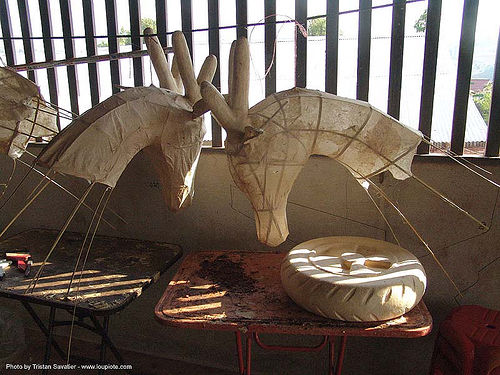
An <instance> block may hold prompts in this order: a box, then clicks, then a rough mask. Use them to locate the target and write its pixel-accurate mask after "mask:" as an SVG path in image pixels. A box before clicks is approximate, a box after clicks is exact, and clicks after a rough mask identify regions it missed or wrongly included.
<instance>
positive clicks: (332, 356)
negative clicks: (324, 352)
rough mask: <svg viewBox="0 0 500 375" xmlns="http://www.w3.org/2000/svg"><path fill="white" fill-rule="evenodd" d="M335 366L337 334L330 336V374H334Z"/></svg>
mask: <svg viewBox="0 0 500 375" xmlns="http://www.w3.org/2000/svg"><path fill="white" fill-rule="evenodd" d="M334 367H335V336H328V375H333V370H334Z"/></svg>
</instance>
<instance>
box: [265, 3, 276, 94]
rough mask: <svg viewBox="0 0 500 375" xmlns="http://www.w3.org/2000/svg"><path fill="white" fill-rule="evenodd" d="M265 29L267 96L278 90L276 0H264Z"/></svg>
mask: <svg viewBox="0 0 500 375" xmlns="http://www.w3.org/2000/svg"><path fill="white" fill-rule="evenodd" d="M264 15H265V18H266V20H265V29H264V45H265V47H264V49H265V52H264V53H265V65H264V66H265V69H266V72H267V75H266V83H265V84H266V96H269V95H271V94H273V93H275V92H276V44H275V43H276V0H268V1H265V2H264Z"/></svg>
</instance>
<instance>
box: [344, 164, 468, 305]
mask: <svg viewBox="0 0 500 375" xmlns="http://www.w3.org/2000/svg"><path fill="white" fill-rule="evenodd" d="M343 165H344V166H346V168H348V169H349V170H351V171H353V172H354V173H356V174H357V175H358V176H360V178H362V179H363V180H364V181H366V182H368V183H369V184H370V186H372V187H373V188H374V189H375V190H376V191H377V192H378V193H379V194H380V195H381V196H382V197H383V198H384V200H385V201H386V202H387V203H389V204H390V205H391V206H392V208H394V210H395V211H396V212H397V214H398V215H399V216H400V217H401V218H402V219H403V221H404V222H405V223H406V225H408V227H409V228H410V229H411V231H412V232H413V233H414V234H415V236H416V237H417V238H418V240H419V241H420V242H421V243H422V244H423V245H424V247H425V248H426V249H427V251H428V252H429V253H430V255H431V256H432V258H433V259H434V261H435V262H436V263H437V265H438V266H439V268H441V270H442V271H443V273H444V274H445V276H446V278H447V279H448V280H449V281H450V282H451V284H452V285H453V287H454V288H455V290H456V291H457V292H458V294H459V295H460V296H461V297H462V292H461V291H460V289H459V288H458V286H457V284H455V282H454V281H453V279H452V278H451V276H450V274H449V273H448V271H446V269H445V268H444V266H443V264H442V263H441V262H440V261H439V259H438V258H437V256H436V254H435V253H434V251H432V249H431V248H430V247H429V245H428V244H427V242H426V241H425V240H424V239H423V237H422V236H421V235H420V233H419V232H418V231H417V229H416V228H415V227H414V226H413V224H411V222H410V221H409V220H408V219H407V218H406V216H405V215H404V214H403V213H402V212H401V210H400V209H399V208H398V207H397V206H396V204H395V203H394V202H392V200H391V199H390V198H389V197H388V196H387V194H386V193H385V192H384V191H383V190H382V189H381V188H380V187H378V186H377V184H375V183H374V182H373V181H372V180H370V179H369V178H367V177H364V176H363V175H362V174H361V173H359V172H358V171H356V170H354V169H352V168H351V167H350V166H348V165H346V164H343Z"/></svg>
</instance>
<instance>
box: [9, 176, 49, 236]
mask: <svg viewBox="0 0 500 375" xmlns="http://www.w3.org/2000/svg"><path fill="white" fill-rule="evenodd" d="M49 183H50V181H47V182H46V183H45V184H43V185H42V187H41V188H40V189H39V190H38V191H37V192H36V194H34V195H33V197H32V198H31V199H30V200H29V201H28V202H26V204H25V205H24V206H23V207H22V208H21V209H20V210H19V212H18V213H17V214H16V215H15V216H14V217H13V218H12V219H11V221H10V222H9V223H8V224H7V225H6V226H5V227H4V229H3V230H2V232H0V238H2V236H3V235H4V234H5V232H7V230H8V229H9V228H10V227H11V225H12V224H14V222H15V221H16V220H17V219H18V217H19V216H21V214H22V213H23V212H24V211H25V210H26V209H27V208H28V207H29V206H30V205H31V203H33V201H34V200H35V199H36V198H37V197H38V196H39V195H40V194H41V193H42V191H44V190H45V188H46V187H47V186H48V185H49Z"/></svg>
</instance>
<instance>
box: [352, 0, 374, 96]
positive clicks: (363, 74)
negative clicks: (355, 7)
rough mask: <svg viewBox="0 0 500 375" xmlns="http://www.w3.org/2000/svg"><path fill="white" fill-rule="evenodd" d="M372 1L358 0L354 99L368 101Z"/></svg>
mask: <svg viewBox="0 0 500 375" xmlns="http://www.w3.org/2000/svg"><path fill="white" fill-rule="evenodd" d="M371 8H372V0H359V28H358V35H359V36H358V82H357V86H356V99H359V100H364V101H365V102H367V101H368V90H369V85H370V45H371V40H372V10H371Z"/></svg>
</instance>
